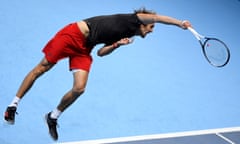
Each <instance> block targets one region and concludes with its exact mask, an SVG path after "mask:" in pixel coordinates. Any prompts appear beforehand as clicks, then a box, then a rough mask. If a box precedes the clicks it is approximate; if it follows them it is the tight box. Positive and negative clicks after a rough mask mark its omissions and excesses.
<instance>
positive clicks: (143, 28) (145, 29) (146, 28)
mask: <svg viewBox="0 0 240 144" xmlns="http://www.w3.org/2000/svg"><path fill="white" fill-rule="evenodd" d="M153 28H154V23H152V24H146V25H143V24H142V25H140V36H141V37H142V38H144V37H145V36H146V35H147V34H148V33H151V32H153Z"/></svg>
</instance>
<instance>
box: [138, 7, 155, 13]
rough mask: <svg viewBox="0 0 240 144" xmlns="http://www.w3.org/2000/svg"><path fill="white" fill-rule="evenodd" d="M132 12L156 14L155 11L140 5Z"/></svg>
mask: <svg viewBox="0 0 240 144" xmlns="http://www.w3.org/2000/svg"><path fill="white" fill-rule="evenodd" d="M134 13H135V14H138V13H144V14H156V12H154V11H151V10H147V9H146V8H145V7H142V8H140V9H137V10H134Z"/></svg>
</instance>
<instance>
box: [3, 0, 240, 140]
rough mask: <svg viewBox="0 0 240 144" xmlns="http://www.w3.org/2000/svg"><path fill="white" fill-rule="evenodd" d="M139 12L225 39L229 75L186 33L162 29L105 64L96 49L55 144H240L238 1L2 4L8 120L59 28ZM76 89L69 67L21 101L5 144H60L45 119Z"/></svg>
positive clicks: (13, 0) (40, 83) (41, 80)
mask: <svg viewBox="0 0 240 144" xmlns="http://www.w3.org/2000/svg"><path fill="white" fill-rule="evenodd" d="M143 6H145V7H146V8H147V9H150V10H154V11H156V12H157V13H159V14H163V15H169V16H172V17H176V18H178V19H187V20H190V21H191V23H192V25H193V26H194V28H195V29H196V30H198V31H199V32H200V33H201V34H204V35H206V36H214V37H215V36H216V37H218V38H220V39H221V40H223V41H224V42H225V43H226V44H227V45H228V47H229V48H230V51H231V59H230V62H229V63H228V64H227V65H226V66H225V67H223V68H215V67H213V66H211V65H209V63H208V62H207V61H206V60H205V58H204V56H203V54H202V51H201V48H200V45H199V43H198V42H197V41H196V39H195V38H194V36H193V35H192V34H191V33H190V32H189V31H188V30H182V29H179V28H178V27H174V26H169V25H162V24H157V25H156V26H155V28H154V32H153V33H151V34H150V35H149V36H147V37H146V38H144V39H142V38H138V37H136V38H135V40H134V42H133V43H132V44H130V45H128V46H123V47H121V48H119V49H118V50H116V51H114V53H112V54H111V55H109V56H106V57H98V56H97V55H96V52H97V50H98V49H99V48H100V47H101V46H102V45H99V46H97V47H96V48H95V49H94V50H93V52H92V56H93V59H94V61H93V64H92V70H91V72H90V75H89V80H88V84H87V88H86V91H85V93H84V94H83V95H82V96H81V97H80V98H79V99H78V100H77V101H76V102H75V103H74V104H73V105H72V106H71V107H69V109H67V110H66V111H65V112H64V113H63V114H62V115H61V117H60V118H59V120H58V124H59V128H58V133H59V140H58V141H57V143H73V142H77V143H81V142H86V141H95V142H96V143H97V142H99V143H101V142H102V141H101V140H114V141H109V143H111V142H112V143H125V142H126V143H130V144H132V143H138V142H139V143H158V142H161V143H165V142H166V144H171V143H174V142H173V141H175V140H177V141H178V143H179V144H181V143H184V144H186V143H187V142H188V141H192V140H194V141H195V142H194V143H195V144H197V140H198V139H204V140H203V142H202V143H206V144H208V143H211V142H212V139H215V138H216V141H217V142H219V143H218V144H222V143H223V144H225V143H226V144H228V143H230V142H228V141H226V140H225V139H223V138H221V137H220V136H219V135H216V134H215V133H218V134H221V135H222V136H223V137H225V138H226V139H229V140H230V141H232V143H235V144H237V143H239V140H238V139H236V137H239V129H238V128H239V127H240V121H239V117H240V109H239V101H240V97H239V96H240V89H239V86H240V76H239V74H240V68H239V62H240V49H239V47H240V43H239V34H240V28H239V25H240V20H239V17H240V2H239V0H222V1H218V0H211V1H207V0H203V1H191V2H186V1H184V0H173V1H159V0H148V1H146V2H145V1H139V0H132V1H129V0H121V1H120V0H116V1H109V0H101V1H97V0H88V1H78V0H68V1H66V0H51V1H49V0H41V1H31V0H21V1H19V0H11V1H7V0H2V1H1V4H0V32H1V35H0V43H1V48H0V53H1V57H0V64H1V71H0V77H1V80H0V88H1V90H0V113H1V114H2V116H3V114H4V112H5V110H6V107H7V106H8V104H9V103H10V102H11V101H12V99H13V97H14V96H15V94H16V91H17V90H18V87H19V85H20V84H21V82H22V80H23V78H24V76H25V75H26V74H27V73H28V72H29V71H30V70H31V69H32V68H33V67H34V66H35V65H36V64H37V63H38V62H39V61H40V60H41V59H42V57H43V53H42V52H41V50H42V48H43V47H44V46H45V44H46V43H47V42H48V40H49V39H51V38H52V36H54V34H55V33H56V32H57V31H58V30H59V29H61V28H62V27H64V26H65V25H67V24H69V23H71V22H75V21H79V20H82V19H85V18H88V17H92V16H96V15H108V14H113V13H131V12H133V10H135V9H138V8H141V7H143ZM72 80H73V78H72V73H71V72H69V70H68V60H67V59H64V60H62V61H60V62H59V63H58V64H57V65H56V66H55V67H54V68H52V69H51V70H50V71H49V72H47V73H45V74H44V75H43V76H42V77H40V78H39V79H38V80H37V81H36V83H35V84H34V86H33V87H32V89H31V90H30V91H29V92H28V93H27V94H26V96H25V97H24V98H23V99H22V100H21V102H20V104H19V107H18V109H17V112H18V114H17V115H16V122H15V124H14V125H7V124H6V123H5V122H4V121H1V122H0V143H1V144H19V143H24V144H32V143H35V144H47V143H55V142H54V141H53V140H52V139H51V138H50V136H49V134H48V129H47V126H46V125H45V123H44V115H45V114H46V113H48V112H49V111H51V110H53V109H54V108H55V107H56V106H57V104H58V103H59V101H60V99H61V97H62V96H63V94H65V93H66V92H67V91H68V90H69V89H70V88H71V87H72V84H73V81H72ZM2 119H3V117H2ZM232 128H233V129H232ZM198 132H199V133H201V132H203V134H199V133H198ZM190 133H191V134H190ZM193 134H194V135H193ZM195 134H197V135H195ZM152 136H153V137H152ZM154 136H159V137H160V138H156V139H155V137H154ZM139 137H140V139H138V138H139ZM125 138H127V139H126V141H122V140H125ZM135 138H136V139H135ZM116 139H117V140H119V139H122V140H120V141H115V140H116ZM205 139H206V142H205ZM129 140H130V141H129ZM140 140H141V141H142V140H143V141H142V142H141V141H140ZM127 141H128V142H127ZM103 142H105V141H103ZM212 143H213V142H212ZM187 144H188V143H187Z"/></svg>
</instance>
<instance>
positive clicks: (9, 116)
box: [4, 58, 54, 124]
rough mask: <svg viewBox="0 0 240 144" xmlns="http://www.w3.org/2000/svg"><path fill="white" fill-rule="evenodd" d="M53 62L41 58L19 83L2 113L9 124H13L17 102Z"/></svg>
mask: <svg viewBox="0 0 240 144" xmlns="http://www.w3.org/2000/svg"><path fill="white" fill-rule="evenodd" d="M53 65H54V64H52V63H49V62H48V61H47V60H46V58H43V59H42V60H41V61H40V63H39V64H38V65H37V66H36V67H34V68H33V69H32V70H31V71H30V72H29V73H28V74H27V75H26V77H25V78H24V80H23V81H22V84H21V85H20V87H19V89H18V91H17V94H16V97H14V99H13V100H12V102H11V103H10V105H8V107H7V110H6V112H5V114H4V119H5V120H6V121H7V122H8V123H9V124H14V121H15V113H16V110H17V106H18V103H19V102H20V100H21V99H22V98H23V97H24V95H25V94H26V93H27V92H28V90H29V89H30V88H31V87H32V85H33V84H34V82H35V80H36V79H37V78H38V77H39V76H41V75H42V74H43V73H44V72H46V71H48V70H49V69H50V68H52V67H53Z"/></svg>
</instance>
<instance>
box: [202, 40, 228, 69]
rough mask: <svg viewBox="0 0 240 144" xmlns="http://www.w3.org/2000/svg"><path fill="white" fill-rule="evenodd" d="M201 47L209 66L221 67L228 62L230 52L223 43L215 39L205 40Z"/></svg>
mask: <svg viewBox="0 0 240 144" xmlns="http://www.w3.org/2000/svg"><path fill="white" fill-rule="evenodd" d="M202 47H203V54H204V56H205V58H206V59H207V61H208V62H209V63H210V64H211V65H213V66H215V67H223V66H225V65H226V64H227V63H228V62H229V59H230V51H229V48H228V47H227V45H226V44H225V43H224V42H223V41H221V40H219V39H217V38H206V40H205V41H204V43H203V46H202Z"/></svg>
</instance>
